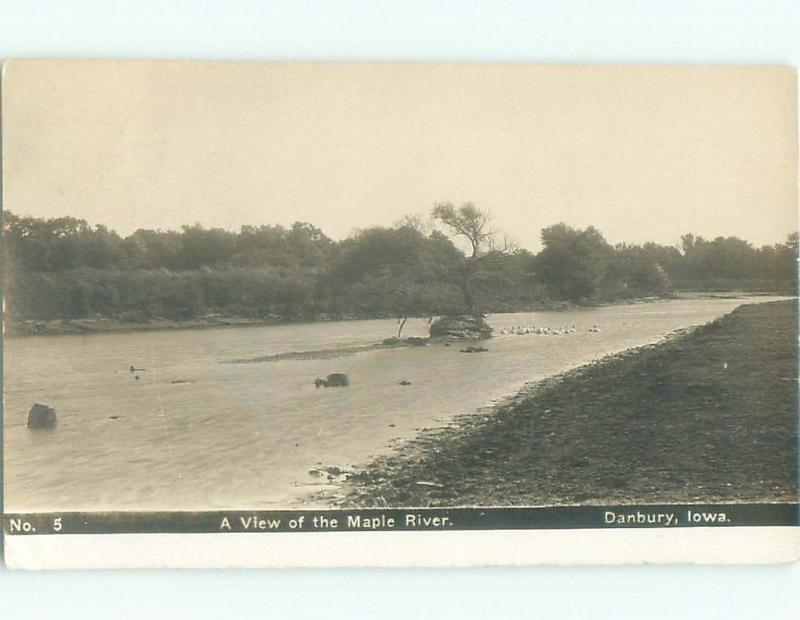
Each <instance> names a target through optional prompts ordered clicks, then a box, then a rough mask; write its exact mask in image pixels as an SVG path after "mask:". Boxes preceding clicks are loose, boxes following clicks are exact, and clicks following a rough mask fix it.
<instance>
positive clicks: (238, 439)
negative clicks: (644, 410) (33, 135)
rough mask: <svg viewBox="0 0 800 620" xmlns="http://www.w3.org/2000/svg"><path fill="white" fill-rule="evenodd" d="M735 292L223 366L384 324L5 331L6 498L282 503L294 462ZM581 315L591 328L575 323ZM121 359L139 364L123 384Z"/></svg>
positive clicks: (303, 492) (83, 506) (299, 487)
mask: <svg viewBox="0 0 800 620" xmlns="http://www.w3.org/2000/svg"><path fill="white" fill-rule="evenodd" d="M766 300H767V298H759V300H758V301H766ZM742 301H743V300H741V299H740V300H736V299H701V300H675V301H664V302H656V303H651V304H639V305H630V306H614V307H608V308H597V309H581V310H572V311H567V312H558V313H555V312H553V313H548V312H538V313H535V314H531V313H522V314H502V315H494V316H491V317H489V322H490V323H491V324H492V326H493V327H494V328H495V330H496V332H497V333H499V332H500V330H501V329H503V328H510V327H512V326H513V325H519V324H536V325H542V326H550V327H561V326H571V325H573V324H574V325H575V327H576V331H575V333H572V334H568V335H558V336H533V335H531V336H514V335H507V336H498V337H496V338H493V339H492V340H490V341H488V343H487V345H486V346H488V348H489V351H488V352H487V353H481V354H472V355H466V354H462V353H459V347H458V346H451V347H445V346H443V345H435V346H428V347H411V348H399V349H380V350H370V351H364V352H361V353H357V354H355V355H349V356H345V357H341V358H338V359H310V360H303V359H300V360H295V359H289V360H282V361H278V362H269V363H254V364H229V363H221V362H225V361H231V360H236V359H242V358H254V357H259V356H265V355H274V354H279V353H288V352H292V351H310V350H315V349H330V348H338V347H341V348H343V349H344V348H351V347H358V346H361V345H367V344H370V343H374V342H376V341H380V340H382V339H383V338H386V337H388V336H392V335H395V333H396V324H395V322H394V321H391V320H375V321H347V322H335V323H319V324H304V325H283V326H269V327H243V328H219V329H205V330H185V331H158V332H148V333H127V334H96V335H90V336H42V337H32V338H17V339H9V340H7V341H6V350H5V380H6V391H5V483H6V488H5V491H6V495H5V504H6V509H7V510H8V511H11V512H24V511H34V510H101V509H128V510H138V509H147V510H155V509H162V510H170V509H176V510H177V509H214V508H236V507H242V508H244V507H247V508H264V507H292V506H297V505H299V503H300V502H301V501H302V498H303V497H304V496H307V495H308V494H309V492H310V491H313V490H314V488H315V487H314V486H312V485H314V484H315V483H317V484H318V483H319V482H318V479H317V478H315V477H313V476H310V475H309V470H311V469H313V468H315V467H317V466H319V465H324V466H327V465H337V466H350V465H358V464H363V463H365V462H366V461H367V460H368V459H369V458H370V457H372V456H375V455H377V454H381V453H384V452H386V451H387V450H388V449H389V448H387V444H388V443H389V442H390V441H391V440H393V439H397V438H400V439H405V438H409V437H413V436H414V435H415V434H416V432H417V430H418V429H420V428H423V427H429V426H435V425H437V424H441V423H442V422H443V421H445V420H446V419H447V418H449V417H451V416H453V415H457V414H460V413H468V412H474V411H475V410H476V409H477V408H479V407H481V406H483V405H486V404H488V403H490V402H491V401H492V399H498V398H501V397H504V396H507V395H509V394H511V393H513V392H515V391H516V390H518V389H519V388H520V387H521V386H522V385H523V384H524V383H525V382H527V381H531V380H534V379H538V378H541V377H544V376H547V375H550V374H553V373H557V372H561V371H563V370H566V369H568V368H571V367H574V366H578V365H580V364H583V363H586V362H588V361H590V360H592V359H596V358H598V357H600V356H602V355H605V354H607V353H612V352H616V351H620V350H622V349H625V348H628V347H631V346H637V345H642V344H645V343H648V342H653V341H655V340H657V339H658V338H660V337H661V336H663V335H665V334H667V333H669V332H670V331H672V330H674V329H677V328H682V327H687V326H690V325H698V324H701V323H705V322H708V321H710V320H712V319H714V318H716V317H718V316H721V315H722V314H725V313H726V312H729V311H730V310H732V309H733V308H734V307H736V306H737V305H738V304H740V303H742ZM595 323H596V324H598V325H599V326H600V328H601V329H602V331H601V332H599V333H590V332H589V328H590V327H591V326H592V325H593V324H595ZM426 332H427V323H426V322H425V321H422V320H410V321H409V323H408V325H407V326H406V329H405V331H404V335H407V336H415V335H416V336H422V335H426ZM131 365H135V366H136V367H137V368H143V369H146V370H143V371H140V372H139V373H138V375H139V377H140V379H139V380H136V379H135V377H134V374H133V373H131V372H130V371H129V367H130V366H131ZM333 372H343V373H346V374H347V375H348V376H349V377H350V382H351V385H350V387H349V388H339V389H315V387H314V384H313V381H314V379H315V378H316V377H324V376H326V375H327V374H329V373H333ZM402 380H405V381H409V382H410V383H411V385H408V386H401V385H399V382H400V381H402ZM35 402H41V403H45V404H48V405H50V406H52V407H54V408H55V409H56V410H57V412H58V426H57V428H56V429H54V430H51V431H31V430H29V429H27V428H26V427H25V421H26V416H27V412H28V410H29V409H30V407H31V405H32V404H33V403H35ZM112 416H113V417H114V418H115V419H112Z"/></svg>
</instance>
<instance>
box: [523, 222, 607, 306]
mask: <svg viewBox="0 0 800 620" xmlns="http://www.w3.org/2000/svg"><path fill="white" fill-rule="evenodd" d="M542 243H543V244H544V249H543V250H542V251H541V252H540V253H539V254H538V255H537V257H536V266H537V272H538V274H539V277H540V278H541V280H542V282H544V283H545V284H546V285H547V286H548V287H549V288H550V290H551V291H552V292H553V293H554V294H555V295H556V296H558V297H560V298H562V299H568V300H570V301H573V302H579V301H581V300H584V299H590V298H592V297H593V296H594V295H595V294H596V293H597V292H598V289H599V286H600V283H601V280H602V278H603V277H604V274H605V272H606V268H607V265H608V261H609V259H610V257H611V256H612V255H613V252H614V249H613V248H612V247H611V246H610V245H609V244H608V243H607V242H606V240H605V239H604V238H603V235H602V234H601V233H600V231H599V230H597V229H596V228H594V227H593V226H589V227H588V228H586V229H585V230H578V229H575V228H571V227H569V226H567V225H566V224H563V223H561V224H556V225H555V226H549V227H548V228H545V229H543V230H542Z"/></svg>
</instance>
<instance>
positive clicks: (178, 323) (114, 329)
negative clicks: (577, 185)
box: [4, 291, 766, 337]
mask: <svg viewBox="0 0 800 620" xmlns="http://www.w3.org/2000/svg"><path fill="white" fill-rule="evenodd" d="M763 294H764V295H766V293H763ZM757 295H762V293H743V294H741V295H740V294H738V293H736V292H733V293H703V292H697V291H692V292H688V293H687V294H686V295H685V297H686V298H691V299H699V298H702V297H704V296H707V297H709V298H714V297H717V298H718V297H726V296H735V297H751V296H757ZM681 298H684V294H683V293H678V294H675V295H665V296H662V297H637V298H631V299H618V300H614V301H603V302H602V303H600V302H593V303H587V304H574V303H570V302H567V301H547V300H546V301H542V302H541V303H540V304H536V305H533V306H526V307H524V308H515V309H513V310H508V309H504V310H503V312H512V311H513V312H554V311H564V310H572V309H574V308H579V307H603V306H614V305H626V304H639V303H651V302H656V301H662V300H664V299H681ZM395 318H397V317H395V316H385V315H376V314H365V315H350V314H346V315H338V314H337V315H334V314H319V315H314V316H279V315H270V316H267V317H257V318H256V317H248V316H227V315H222V314H208V315H206V316H203V317H197V318H193V319H181V320H174V319H167V318H153V319H138V320H136V321H130V320H125V319H122V318H108V317H94V318H83V319H51V320H43V321H40V320H15V319H11V318H6V320H5V324H4V329H5V331H4V335H5V336H6V337H23V336H59V335H76V334H94V333H101V334H102V333H126V332H138V331H161V330H176V329H208V328H219V327H248V326H256V327H258V326H264V325H288V324H298V323H326V322H330V321H360V320H369V319H395ZM409 318H427V317H409Z"/></svg>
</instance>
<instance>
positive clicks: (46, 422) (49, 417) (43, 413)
mask: <svg viewBox="0 0 800 620" xmlns="http://www.w3.org/2000/svg"><path fill="white" fill-rule="evenodd" d="M55 425H56V410H55V409H53V408H52V407H48V406H47V405H42V404H40V403H35V404H34V405H33V407H31V410H30V411H29V412H28V428H36V429H39V428H53V427H54V426H55Z"/></svg>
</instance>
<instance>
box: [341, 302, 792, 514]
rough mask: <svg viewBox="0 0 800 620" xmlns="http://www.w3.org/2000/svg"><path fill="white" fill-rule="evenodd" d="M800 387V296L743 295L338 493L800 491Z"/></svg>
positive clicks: (654, 497) (663, 496) (429, 442)
mask: <svg viewBox="0 0 800 620" xmlns="http://www.w3.org/2000/svg"><path fill="white" fill-rule="evenodd" d="M797 387H798V385H797V301H796V300H793V301H783V302H772V303H764V304H754V305H745V306H740V307H739V308H737V309H736V310H735V311H733V312H732V313H730V314H728V315H726V316H724V317H722V318H721V319H719V320H717V321H714V322H712V323H709V324H707V325H704V326H701V327H698V328H695V329H692V330H686V331H684V332H682V333H679V334H675V335H674V336H673V337H671V338H670V339H668V340H666V341H664V342H662V343H659V344H656V345H651V346H646V347H641V348H637V349H633V350H629V351H626V352H624V353H621V354H618V355H613V356H609V357H607V358H605V359H602V360H599V361H597V362H594V363H592V364H589V365H586V366H582V367H580V368H578V369H575V370H573V371H570V372H567V373H565V374H562V375H560V376H557V377H553V378H550V379H547V380H545V381H543V382H540V383H536V384H532V385H529V386H527V387H526V388H525V389H524V390H523V391H522V392H520V393H519V394H517V395H516V396H514V397H513V398H511V399H509V400H508V401H506V402H505V403H502V404H500V405H498V406H497V407H495V408H493V409H491V410H487V411H483V412H481V413H479V414H477V415H469V416H462V417H461V418H459V419H457V420H456V421H455V422H453V423H452V424H450V425H449V426H448V427H445V428H442V429H438V430H433V431H427V432H424V433H423V434H422V435H420V436H419V437H418V438H417V439H415V440H412V441H410V442H408V443H406V444H405V445H404V446H403V447H401V448H400V450H399V451H398V452H397V453H395V454H394V455H393V456H388V457H382V458H380V459H377V460H376V461H374V462H373V463H371V464H370V465H369V466H367V467H366V468H365V469H364V470H362V471H360V472H356V473H354V474H352V475H350V476H348V477H347V480H346V481H344V482H343V484H342V486H341V487H340V489H339V492H337V493H336V494H334V495H333V496H329V497H328V501H329V502H330V503H332V504H334V505H337V506H341V507H381V506H393V507H395V506H396V507H402V506H415V507H425V506H474V505H483V506H502V505H564V504H604V503H623V504H624V503H636V504H641V503H661V502H663V503H672V502H675V503H679V502H738V501H741V502H751V501H752V502H781V501H787V502H790V501H796V500H797V474H796V472H797V441H798V438H797V404H798V403H797Z"/></svg>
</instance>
